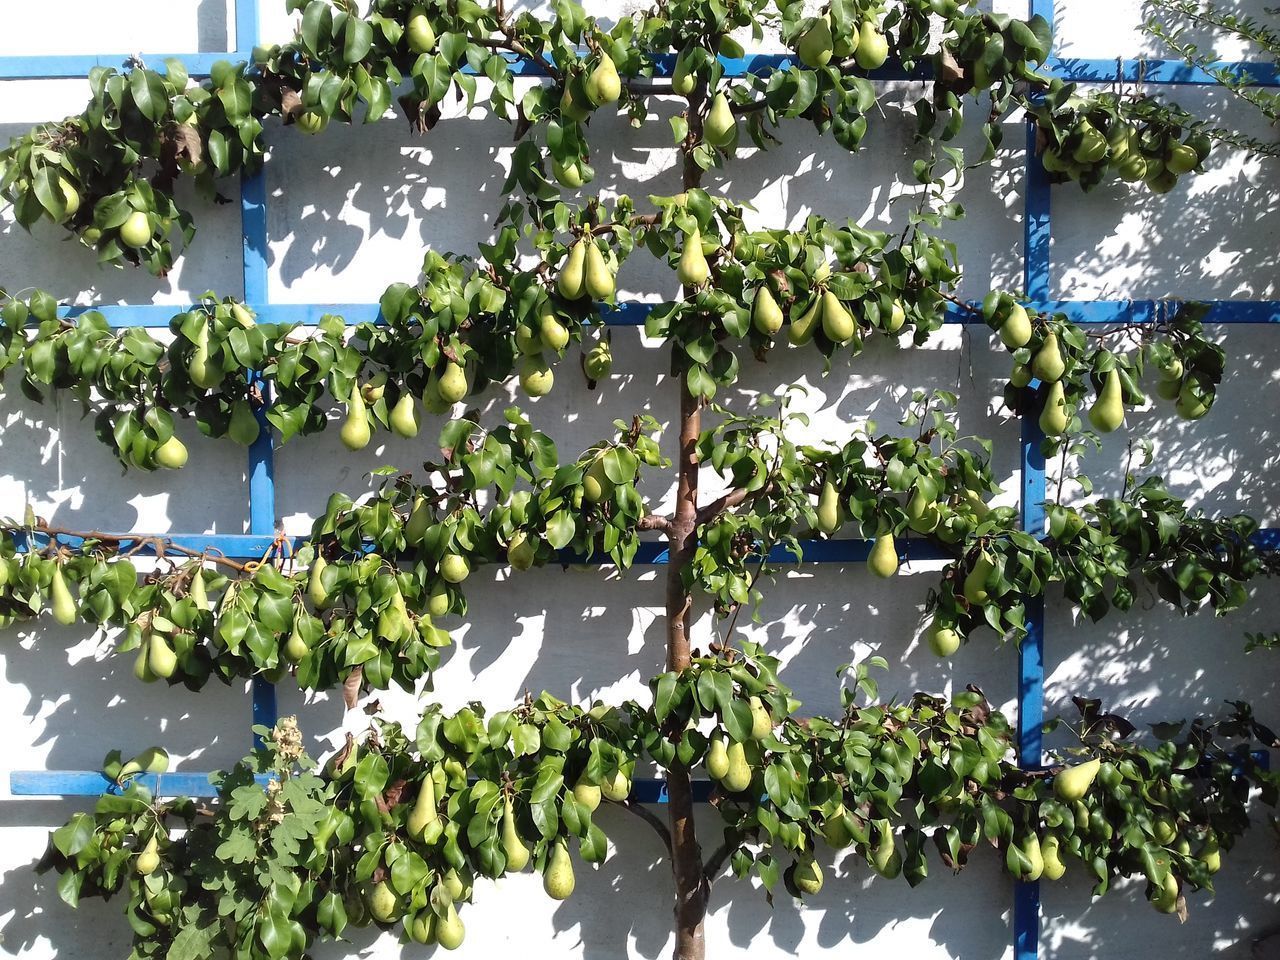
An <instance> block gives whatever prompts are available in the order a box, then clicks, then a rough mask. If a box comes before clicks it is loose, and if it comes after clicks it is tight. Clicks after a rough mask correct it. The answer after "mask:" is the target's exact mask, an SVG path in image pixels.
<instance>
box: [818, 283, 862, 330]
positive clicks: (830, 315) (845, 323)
mask: <svg viewBox="0 0 1280 960" xmlns="http://www.w3.org/2000/svg"><path fill="white" fill-rule="evenodd" d="M856 330H857V324H855V323H854V322H853V316H852V315H851V314H850V313H849V311H848V310H846V309H845V306H844V304H843V303H841V302H840V298H839V297H837V296H836V295H835V294H834V293H832V292H831V291H830V290H827V291H825V292H824V293H823V294H822V332H823V333H824V334H826V336H827V339H828V340H830V341H831V342H832V343H847V342H848V341H849V340H851V339H852V338H853V334H854V331H856Z"/></svg>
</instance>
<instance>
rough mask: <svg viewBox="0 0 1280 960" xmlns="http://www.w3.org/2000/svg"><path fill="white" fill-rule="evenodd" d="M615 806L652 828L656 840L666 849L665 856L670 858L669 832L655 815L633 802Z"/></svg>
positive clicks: (624, 802) (623, 802)
mask: <svg viewBox="0 0 1280 960" xmlns="http://www.w3.org/2000/svg"><path fill="white" fill-rule="evenodd" d="M617 806H619V807H621V808H622V809H623V810H626V811H627V812H628V813H630V814H633V815H634V816H637V817H639V818H640V819H641V820H643V821H644V822H645V823H647V824H648V825H649V826H651V827H653V832H654V833H656V834H657V835H658V839H659V840H661V841H662V845H663V846H664V847H666V848H667V856H668V857H669V856H671V831H670V830H668V829H667V825H666V824H665V823H663V822H662V820H661V818H659V817H658V816H657V815H656V814H654V813H652V812H651V811H649V810H646V809H645V808H644V805H643V804H641V803H638V802H636V801H635V800H623V801H622V802H621V803H618V804H617Z"/></svg>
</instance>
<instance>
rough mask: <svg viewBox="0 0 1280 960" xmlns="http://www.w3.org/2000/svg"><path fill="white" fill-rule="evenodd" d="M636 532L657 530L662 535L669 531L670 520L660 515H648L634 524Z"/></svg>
mask: <svg viewBox="0 0 1280 960" xmlns="http://www.w3.org/2000/svg"><path fill="white" fill-rule="evenodd" d="M636 529H637V530H658V531H661V532H662V533H669V532H670V531H671V518H670V517H664V516H662V515H660V514H656V513H650V514H646V515H645V516H643V517H641V518H640V521H639V522H638V523H637V524H636Z"/></svg>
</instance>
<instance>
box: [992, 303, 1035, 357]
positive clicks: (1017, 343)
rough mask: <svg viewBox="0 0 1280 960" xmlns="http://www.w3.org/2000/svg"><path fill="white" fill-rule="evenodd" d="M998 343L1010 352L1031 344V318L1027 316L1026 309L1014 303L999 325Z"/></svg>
mask: <svg viewBox="0 0 1280 960" xmlns="http://www.w3.org/2000/svg"><path fill="white" fill-rule="evenodd" d="M999 333H1000V342H1001V343H1003V344H1004V345H1005V346H1006V347H1008V348H1009V349H1010V350H1017V349H1018V348H1019V347H1025V346H1026V345H1027V344H1028V343H1030V342H1031V318H1030V317H1029V316H1027V308H1026V307H1024V306H1023V305H1022V304H1020V303H1015V304H1014V305H1013V308H1012V309H1010V311H1009V315H1008V316H1007V317H1005V318H1004V322H1003V323H1001V324H1000V330H999Z"/></svg>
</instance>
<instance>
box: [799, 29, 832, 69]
mask: <svg viewBox="0 0 1280 960" xmlns="http://www.w3.org/2000/svg"><path fill="white" fill-rule="evenodd" d="M834 52H835V41H834V39H833V38H832V36H831V18H830V16H821V17H818V18H817V19H816V20H814V22H813V26H811V27H810V28H809V29H808V30H806V31H805V32H804V33H803V35H801V37H800V42H799V43H797V44H796V54H797V55H798V56H799V57H800V62H801V63H803V64H804V65H805V66H806V67H812V68H814V69H817V68H818V67H825V66H826V65H827V64H828V63H830V62H831V55H832V54H833V53H834Z"/></svg>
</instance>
